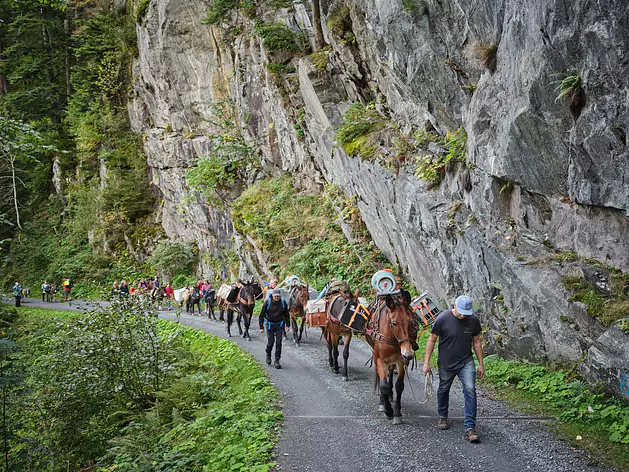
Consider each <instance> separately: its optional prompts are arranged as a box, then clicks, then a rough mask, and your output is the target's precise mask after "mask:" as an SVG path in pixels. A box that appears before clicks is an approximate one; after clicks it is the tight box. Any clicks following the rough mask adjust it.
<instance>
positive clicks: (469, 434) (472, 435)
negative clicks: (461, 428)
mask: <svg viewBox="0 0 629 472" xmlns="http://www.w3.org/2000/svg"><path fill="white" fill-rule="evenodd" d="M465 439H467V440H468V441H469V442H473V443H475V442H478V441H479V439H480V437H479V436H478V433H477V432H476V430H475V429H474V428H472V429H468V430H467V431H465Z"/></svg>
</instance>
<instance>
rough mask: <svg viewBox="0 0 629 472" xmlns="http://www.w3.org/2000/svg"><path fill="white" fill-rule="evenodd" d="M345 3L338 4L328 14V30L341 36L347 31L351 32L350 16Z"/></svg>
mask: <svg viewBox="0 0 629 472" xmlns="http://www.w3.org/2000/svg"><path fill="white" fill-rule="evenodd" d="M350 13H351V12H350V9H349V7H348V6H347V5H343V4H339V5H337V6H336V7H334V9H333V10H332V11H330V14H329V15H328V31H329V32H330V33H331V34H333V35H335V36H338V37H339V38H343V37H344V36H345V35H346V34H347V33H351V32H352V18H351V16H350Z"/></svg>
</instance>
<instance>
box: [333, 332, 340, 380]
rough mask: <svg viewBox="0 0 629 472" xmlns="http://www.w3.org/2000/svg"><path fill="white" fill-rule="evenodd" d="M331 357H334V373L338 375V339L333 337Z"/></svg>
mask: <svg viewBox="0 0 629 472" xmlns="http://www.w3.org/2000/svg"><path fill="white" fill-rule="evenodd" d="M332 356H333V357H334V373H335V374H338V373H339V337H338V335H334V343H332Z"/></svg>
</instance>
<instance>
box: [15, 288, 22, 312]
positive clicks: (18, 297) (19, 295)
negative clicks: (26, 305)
mask: <svg viewBox="0 0 629 472" xmlns="http://www.w3.org/2000/svg"><path fill="white" fill-rule="evenodd" d="M13 296H14V297H15V307H16V308H19V307H20V306H21V302H22V286H21V285H20V283H19V282H15V285H14V286H13Z"/></svg>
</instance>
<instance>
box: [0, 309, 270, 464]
mask: <svg viewBox="0 0 629 472" xmlns="http://www.w3.org/2000/svg"><path fill="white" fill-rule="evenodd" d="M88 316H89V315H88ZM84 317H85V315H83V314H81V313H75V312H68V311H53V310H46V309H38V308H26V307H25V308H22V309H20V311H19V317H18V319H17V321H16V322H15V323H14V324H13V330H12V331H13V332H14V338H15V339H16V341H17V345H18V346H19V347H20V351H19V352H18V354H17V357H18V358H17V359H16V360H15V365H16V366H20V367H21V370H22V374H23V376H24V380H23V381H22V383H21V384H20V385H18V386H17V388H16V389H15V390H14V392H18V391H20V389H22V390H21V395H22V397H21V398H20V396H19V395H17V396H16V395H14V396H13V397H11V404H10V407H11V406H12V407H14V409H15V411H16V415H15V416H13V417H12V418H13V419H14V420H15V423H14V424H13V428H12V429H13V431H14V432H15V433H16V436H15V437H14V438H13V439H12V441H11V451H10V456H11V460H12V461H14V463H15V465H16V466H18V465H19V462H20V460H22V459H24V456H25V454H30V457H28V458H26V459H25V460H27V461H31V462H32V461H33V457H34V451H36V450H39V449H42V448H46V449H47V452H46V453H45V454H42V455H41V457H40V458H38V459H37V460H38V470H42V471H47V470H56V469H55V464H57V465H58V463H59V462H60V459H61V458H62V457H63V454H64V453H65V452H64V451H62V450H61V449H59V450H58V451H57V450H55V445H56V444H59V441H58V440H59V438H62V440H61V443H64V442H65V441H66V438H63V436H64V434H63V430H60V431H54V428H53V432H52V433H51V437H50V438H47V437H46V435H45V434H43V437H38V436H37V434H40V433H41V428H40V427H39V426H38V425H37V422H36V421H33V423H32V424H31V423H30V422H25V421H23V418H24V415H22V413H24V412H25V411H26V414H27V415H29V414H30V415H31V416H30V417H29V419H31V418H32V419H35V418H36V417H37V414H38V412H37V411H30V410H29V408H28V407H29V404H32V400H33V399H34V398H35V399H41V398H44V400H45V399H46V395H48V396H50V395H51V393H50V392H47V391H45V390H46V387H45V385H46V384H45V383H44V382H42V381H41V379H38V378H34V376H36V375H38V374H37V373H38V372H40V371H39V370H38V369H29V368H28V366H30V365H34V364H35V363H40V362H42V360H44V361H46V359H48V358H49V357H50V356H54V355H55V353H54V352H50V351H51V350H52V349H53V348H54V343H52V344H51V343H50V342H49V340H50V339H54V338H55V336H58V331H57V333H54V331H55V330H58V327H59V326H62V325H65V326H69V325H72V324H74V323H77V322H78V320H80V319H81V318H84ZM156 327H157V329H156V333H157V335H158V336H159V338H161V339H162V340H167V341H168V344H165V345H167V346H168V347H169V348H171V349H172V353H174V354H175V356H173V357H175V358H176V362H174V363H172V364H169V366H168V369H171V370H172V371H171V372H168V375H165V376H164V379H165V380H164V382H163V384H162V385H160V388H159V389H158V390H156V391H154V392H153V393H154V402H153V403H152V404H151V406H150V407H148V408H146V409H143V410H138V409H137V408H135V407H134V406H133V405H130V404H128V403H125V402H124V401H119V400H118V399H117V397H116V395H117V394H118V392H117V391H116V390H115V389H114V390H112V391H110V392H108V391H107V390H106V389H105V388H104V387H103V388H100V389H99V390H98V391H97V392H96V393H94V392H91V391H90V392H88V393H89V395H88V394H87V393H82V395H83V396H84V397H85V398H89V399H90V400H93V399H94V398H95V397H94V395H96V394H100V395H105V396H106V401H104V402H103V405H104V406H103V407H102V408H101V409H100V410H99V411H96V412H94V411H93V409H92V410H90V408H89V407H86V408H85V409H84V410H81V409H79V410H78V411H77V409H73V411H72V412H71V415H72V416H71V418H70V419H71V421H69V420H68V418H67V417H64V416H63V415H64V414H66V415H67V414H69V413H68V412H67V411H65V410H64V409H60V410H54V409H52V408H50V409H49V410H47V411H45V413H46V418H47V420H48V421H50V424H54V423H55V422H57V423H60V424H61V423H65V422H67V423H68V424H70V423H74V424H76V423H79V424H83V425H86V426H88V428H91V429H92V431H91V432H90V431H87V432H86V431H82V432H81V434H80V435H78V436H81V437H82V438H84V440H83V443H81V444H79V445H77V444H76V443H74V444H73V447H74V448H73V449H72V456H71V457H72V458H73V459H74V460H76V461H77V463H78V462H80V465H81V467H86V466H87V467H89V468H90V470H99V471H107V472H109V471H114V470H115V471H131V470H134V471H135V470H151V471H190V470H199V471H201V470H203V471H267V470H269V469H271V468H272V467H273V466H274V465H275V464H274V463H273V462H272V461H271V454H272V450H273V446H274V444H275V438H276V432H277V427H278V425H279V422H280V421H281V419H282V413H281V412H280V411H279V408H278V393H277V391H276V390H275V388H274V387H273V386H272V385H271V383H270V381H269V379H268V377H267V375H266V372H265V371H264V370H263V369H262V368H261V367H260V365H259V364H258V363H257V362H256V361H255V359H254V358H253V357H252V356H250V355H249V354H247V353H245V352H244V351H242V350H241V349H240V348H239V347H238V346H236V345H235V344H233V343H231V342H229V341H227V340H224V339H221V338H218V337H215V336H213V335H211V334H208V333H205V332H203V331H200V330H197V329H194V328H190V327H187V326H183V325H181V324H178V323H174V322H170V321H165V320H156ZM2 335H5V331H4V330H3V332H2ZM87 335H88V333H86V336H87ZM95 349H96V347H95ZM77 359H81V357H80V356H78V357H75V358H73V360H74V361H77ZM89 359H90V357H88V358H86V361H85V362H86V365H83V366H81V365H79V366H76V368H77V369H85V370H86V371H88V372H89V368H90V366H89V365H88V362H89ZM105 383H106V382H105ZM42 385H43V386H44V388H42V389H40V391H37V388H39V387H40V386H42ZM27 386H28V388H24V387H27ZM55 388H56V389H57V390H59V392H58V394H59V395H61V396H62V397H63V398H71V400H72V401H73V402H75V401H78V399H80V398H82V397H81V396H79V395H77V387H76V386H75V385H67V386H66V385H63V384H62V383H61V382H58V383H57V384H56V385H55ZM66 388H67V393H66V392H64V391H63V390H64V389H66ZM78 393H80V392H78ZM55 395H56V393H55ZM41 404H42V405H52V404H53V403H52V402H50V401H49V402H48V403H46V402H44V401H42V402H41ZM19 415H22V416H21V417H20V416H19ZM55 415H57V416H58V417H57V416H55ZM79 416H81V417H80V418H79ZM34 438H37V439H36V440H35V441H34V440H33V439H34ZM96 439H97V440H96ZM99 441H100V443H99ZM88 446H89V447H88ZM30 465H32V463H29V464H26V469H28V467H29V466H30Z"/></svg>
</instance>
